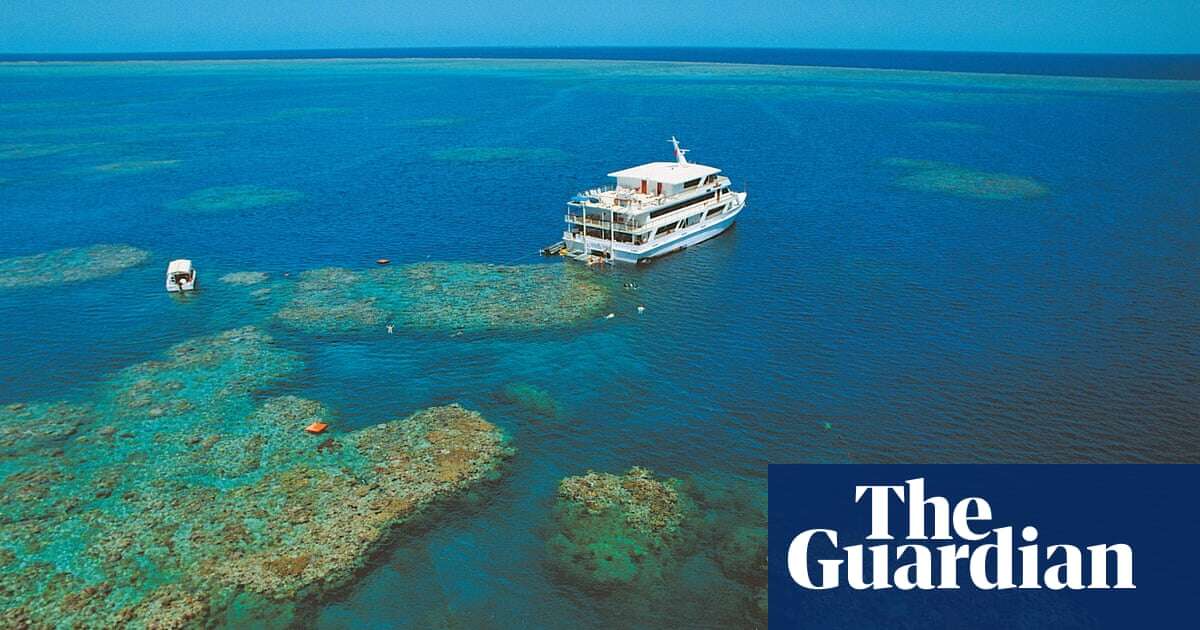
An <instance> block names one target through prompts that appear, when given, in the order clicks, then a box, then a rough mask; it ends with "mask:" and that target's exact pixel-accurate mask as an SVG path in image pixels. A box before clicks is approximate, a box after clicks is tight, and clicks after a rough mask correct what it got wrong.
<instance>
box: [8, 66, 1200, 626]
mask: <svg viewBox="0 0 1200 630" xmlns="http://www.w3.org/2000/svg"><path fill="white" fill-rule="evenodd" d="M1189 67H1190V66H1189ZM960 69H961V68H960ZM1189 72H1190V70H1189ZM1198 114H1200V83H1196V82H1191V81H1152V80H1126V79H1112V78H1058V77H1054V78H1052V77H1026V76H996V75H964V74H944V73H938V72H910V71H874V70H837V69H820V68H801V67H782V66H731V65H704V64H673V63H632V62H620V61H605V62H590V61H561V62H560V61H545V60H541V61H538V60H533V61H514V60H484V61H453V60H430V61H402V60H347V61H315V60H307V61H303V60H275V61H259V62H245V61H243V62H237V61H225V62H213V61H194V62H127V63H106V64H104V63H50V64H7V65H0V157H3V159H0V217H2V218H3V226H4V227H3V229H2V230H0V258H7V257H10V256H21V255H26V254H32V253H37V252H41V251H47V250H52V249H55V248H59V247H68V246H82V245H89V244H94V243H106V242H118V243H129V244H132V245H135V246H139V247H143V248H146V249H149V250H151V251H152V252H153V258H152V262H151V263H150V264H147V265H145V266H142V267H138V268H135V269H133V270H130V271H127V272H124V273H121V274H118V275H113V276H109V277H106V278H101V279H97V280H93V281H90V282H85V283H79V284H72V285H64V286H56V287H45V288H32V289H7V290H0V347H2V348H3V356H4V357H5V360H4V361H0V403H7V402H12V401H24V400H39V399H57V398H71V397H75V396H79V395H81V393H82V392H85V391H86V390H87V389H88V388H89V387H91V386H92V385H94V384H95V383H96V382H98V381H99V380H101V379H103V378H104V377H105V376H106V375H109V374H111V373H112V372H114V371H115V370H117V369H119V368H120V367H122V366H126V365H129V364H131V363H134V362H137V361H142V360H146V359H149V358H153V357H154V356H156V354H157V353H160V352H161V351H162V350H163V349H165V348H166V347H168V346H169V345H170V344H172V343H176V342H179V341H181V340H184V339H187V338H190V337H195V336H198V335H201V334H205V333H210V332H215V331H219V330H224V329H228V328H231V327H234V326H238V325H242V324H244V323H252V322H255V321H261V320H262V319H263V314H262V313H258V312H256V311H255V310H254V309H253V308H252V307H247V306H245V305H244V304H243V303H240V302H237V301H236V300H235V299H234V297H233V295H234V291H233V290H232V289H230V288H228V287H227V286H225V285H222V284H221V283H218V282H215V281H214V280H215V279H216V278H217V277H219V276H220V275H222V274H224V273H228V272H232V271H241V270H251V269H252V270H260V271H266V272H269V273H272V274H276V275H279V274H282V273H284V272H289V273H295V272H298V271H302V270H305V269H311V268H315V267H324V266H331V265H340V266H346V267H352V268H367V267H370V266H371V265H372V264H373V263H372V261H374V260H375V259H376V258H379V257H388V258H390V259H392V260H393V261H394V264H402V263H405V262H414V261H423V260H440V259H449V260H469V261H482V262H497V263H502V262H503V263H509V262H519V263H529V264H562V263H561V262H559V261H557V260H555V261H544V260H541V259H539V258H538V257H537V256H536V255H535V252H536V250H537V249H538V248H539V247H542V246H544V245H547V244H549V243H551V242H553V241H554V240H556V238H557V237H558V235H559V232H560V231H561V220H562V214H563V207H564V206H563V204H564V202H565V200H566V199H567V198H568V197H569V196H570V195H571V194H572V193H573V192H575V191H577V190H580V189H583V188H587V187H590V186H593V185H597V184H601V183H604V181H603V180H604V174H605V173H607V172H609V171H612V170H615V169H617V168H620V167H624V166H629V165H632V164H637V163H640V162H645V161H651V160H659V159H668V158H669V156H670V154H669V150H670V147H669V145H668V144H667V142H666V140H667V138H669V137H670V136H671V135H676V136H679V137H680V138H681V139H682V140H683V142H684V144H685V146H687V147H689V148H691V149H692V150H693V153H691V154H690V157H691V158H692V159H694V160H695V161H697V162H701V163H707V164H712V165H715V166H719V167H721V168H722V169H724V171H725V172H726V173H727V174H728V175H729V176H730V177H732V178H733V180H734V182H735V188H739V189H741V188H747V189H748V191H749V194H750V197H749V205H748V207H747V209H746V210H745V212H744V213H743V215H742V217H741V219H740V220H739V222H738V224H737V226H736V228H735V229H734V230H732V231H731V232H729V233H727V234H726V235H724V236H722V237H721V238H719V239H717V240H714V241H711V242H709V243H707V244H704V245H702V246H698V247H695V248H693V249H691V250H688V251H687V252H684V253H682V254H679V255H674V256H670V257H668V258H665V259H663V260H660V261H658V262H656V263H654V264H652V265H649V266H647V267H644V268H637V269H623V270H617V271H615V272H613V273H616V274H620V275H624V276H625V277H626V278H628V279H629V280H630V281H634V282H636V283H637V285H638V286H639V288H638V289H637V291H636V293H634V294H631V295H627V296H623V299H622V301H621V302H620V303H621V304H624V305H626V306H628V304H631V303H633V302H637V303H641V304H644V305H645V306H646V312H645V313H644V314H643V315H641V316H637V315H636V314H635V313H634V312H632V311H631V310H630V309H628V308H626V309H624V310H622V311H621V312H619V313H617V316H616V317H614V318H613V319H611V320H598V321H595V322H589V323H587V324H586V325H584V326H581V327H576V328H571V329H567V330H562V331H557V332H540V333H536V334H529V335H512V334H504V335H501V334H496V335H481V336H472V337H469V338H448V337H440V336H437V335H419V336H406V335H393V336H388V335H386V334H384V333H383V332H382V331H381V334H380V335H379V336H378V337H377V338H375V337H368V338H353V339H342V338H329V337H322V336H305V335H301V334H297V333H294V332H288V331H286V330H276V329H272V330H271V332H272V334H274V335H275V336H276V337H277V338H278V339H279V340H280V343H282V344H285V345H287V346H288V347H291V348H295V349H297V350H300V351H301V352H302V353H303V354H304V356H305V359H306V361H307V364H308V367H307V370H306V372H305V377H304V378H303V379H300V382H296V383H293V384H291V385H290V387H291V388H292V389H294V390H295V392H296V393H298V394H301V395H305V396H309V397H312V398H317V399H320V400H322V401H325V402H326V403H328V404H329V405H330V406H331V407H333V408H334V409H335V411H336V413H337V414H338V417H339V422H340V426H365V425H368V424H371V423H375V422H378V421H381V420H384V419H389V418H394V417H399V416H403V415H406V414H408V413H410V412H412V411H413V410H416V409H418V408H422V407H426V406H429V405H431V404H438V403H443V402H448V401H460V402H462V403H463V404H464V405H467V406H469V407H471V408H474V409H478V410H480V411H481V412H483V413H484V414H485V415H487V416H488V417H489V418H490V419H492V420H494V421H495V422H497V423H498V424H500V425H501V426H503V427H504V428H505V429H506V430H507V431H508V432H510V433H511V434H512V435H513V438H514V446H516V447H517V449H518V450H519V455H518V456H517V458H516V460H515V461H514V462H513V464H512V466H511V469H510V471H509V474H508V476H507V478H506V480H505V481H504V483H503V484H501V487H500V488H499V489H498V491H497V496H495V497H494V498H493V499H492V501H491V502H490V503H489V504H488V505H487V506H486V507H484V508H482V509H477V510H468V511H466V512H464V513H463V514H460V515H458V516H457V517H453V518H448V519H447V521H446V522H445V523H443V524H442V526H441V527H438V528H435V529H433V530H432V531H430V532H428V533H426V534H423V535H422V536H421V537H419V538H418V539H416V540H413V541H410V542H408V543H406V544H404V545H402V546H401V547H400V548H399V549H397V550H396V551H395V552H394V553H393V554H392V555H390V556H388V557H386V558H383V559H382V560H381V562H380V564H379V566H378V567H377V568H376V569H375V570H374V571H373V572H372V573H370V574H369V575H367V576H366V577H365V578H364V580H363V581H362V582H361V584H360V585H359V587H357V588H356V589H353V590H352V591H351V592H349V593H347V594H345V596H344V598H343V599H341V600H339V601H337V602H334V603H332V604H331V605H330V606H329V607H327V609H326V610H325V611H324V612H323V614H322V617H321V619H320V625H322V626H324V627H385V626H388V625H391V624H413V625H430V624H432V623H435V621H432V619H434V617H436V616H437V615H434V617H430V616H429V614H430V613H429V611H430V610H435V609H436V610H437V611H442V612H439V613H438V614H444V615H445V617H446V618H447V619H450V620H451V621H455V620H457V622H460V623H463V624H465V625H470V626H474V625H480V624H490V625H495V626H501V627H511V626H515V625H518V624H530V623H536V624H538V625H547V626H557V627H573V626H579V627H601V626H610V625H613V624H617V625H621V621H622V620H627V619H628V618H629V615H630V614H631V611H630V610H629V609H626V608H621V607H619V606H615V605H610V604H609V603H607V602H606V601H605V600H603V599H602V598H601V599H597V598H596V597H593V596H590V595H588V594H586V593H581V592H579V591H576V590H574V589H572V588H571V587H570V586H569V585H565V584H562V583H559V582H557V581H556V580H554V579H553V576H552V575H550V574H549V573H548V572H547V570H546V567H545V563H544V557H543V553H544V552H543V547H542V545H543V538H542V535H543V531H544V528H545V526H546V524H547V523H546V522H547V518H548V516H547V512H548V508H549V505H550V503H551V501H552V499H553V495H554V488H555V485H556V483H557V481H558V480H559V479H560V478H561V477H563V476H565V475H571V474H579V473H582V472H584V471H586V470H587V469H589V468H594V469H597V470H609V471H614V472H615V471H620V470H624V469H626V468H628V467H629V466H631V465H642V466H646V467H649V468H652V469H654V470H655V471H659V472H661V473H663V474H672V475H681V476H694V475H705V476H709V477H717V478H724V479H729V480H738V481H742V482H748V483H750V484H752V485H754V486H756V487H760V488H761V487H765V475H766V464H767V462H1149V461H1158V462H1197V461H1200V341H1198V340H1200V308H1198V307H1200V221H1198V220H1197V216H1198V214H1197V212H1198V210H1200V183H1198V180H1197V177H1196V175H1197V173H1198V172H1200V144H1198V143H1197V142H1196V139H1197V138H1200V116H1198ZM478 148H483V149H503V150H500V151H496V150H493V151H470V150H468V151H459V152H457V153H448V154H439V152H440V151H447V150H455V149H478ZM471 158H474V159H471ZM896 158H902V159H909V160H926V161H933V162H937V163H939V164H940V165H934V166H926V167H921V168H917V169H916V170H917V171H918V173H917V174H918V175H919V174H921V173H924V174H925V175H927V177H925V178H923V179H922V178H917V179H915V180H914V179H912V178H911V176H912V175H913V167H903V166H897V165H896V162H895V161H894V160H895V159H896ZM156 160H177V162H173V163H170V164H159V165H157V166H146V167H145V168H143V169H142V170H137V169H133V170H131V171H129V172H111V171H97V170H94V169H95V167H97V166H101V165H106V164H113V163H131V162H145V161H156ZM889 160H892V161H891V162H889ZM946 164H951V165H957V166H953V167H950V166H946ZM922 168H924V169H927V170H922ZM981 172H982V173H988V174H992V175H988V176H982V177H980V176H978V175H977V174H978V173H981ZM964 173H966V174H965V175H964ZM972 174H975V175H972ZM1006 176H1010V177H1012V178H1020V179H1017V180H1011V179H1005V177H1006ZM906 177H909V179H906ZM964 181H965V182H966V184H965V185H964V184H963V182H964ZM1012 181H1018V182H1022V183H1024V185H1025V186H1026V189H1032V190H1035V191H1037V192H1035V193H1030V194H1027V195H1013V194H1008V193H1010V192H1011V187H1008V186H1006V185H1005V182H1012ZM235 185H237V186H241V185H247V186H260V187H268V188H277V189H287V190H292V191H298V192H299V193H301V194H302V195H303V197H302V198H301V199H300V200H299V201H294V202H290V203H287V204H283V205H280V206H272V207H265V208H259V209H255V210H248V211H232V212H215V213H210V214H204V215H194V214H180V213H178V212H174V211H172V210H170V209H169V207H168V206H169V205H170V204H171V203H172V202H175V201H177V200H179V199H181V198H184V197H186V196H188V195H190V194H192V193H194V192H195V191H197V190H202V189H206V188H210V187H213V186H235ZM997 191H999V193H997ZM988 197H993V198H988ZM994 197H1001V198H994ZM177 257H189V258H192V259H194V260H195V261H196V263H197V266H198V268H199V270H200V273H201V281H202V284H203V285H204V290H203V292H200V293H198V294H196V295H195V296H194V299H189V300H178V299H173V298H171V297H170V296H168V295H167V294H166V293H164V291H163V288H162V273H163V269H164V268H165V266H166V263H167V261H168V260H170V259H172V258H177ZM511 382H527V383H533V384H536V385H537V386H539V387H542V388H544V389H545V390H547V391H549V392H550V393H551V394H552V395H553V396H554V397H555V398H556V399H557V401H558V403H559V405H560V406H561V408H562V409H563V413H562V417H561V418H558V419H555V420H552V421H548V420H546V419H537V418H532V417H530V416H528V415H526V414H521V413H517V412H515V411H514V410H513V409H511V408H510V407H507V406H504V405H501V404H498V403H497V402H496V398H495V392H496V391H497V390H498V389H500V388H501V387H503V386H504V385H505V384H507V383H511ZM696 562H697V563H699V565H698V566H697V567H696V571H695V572H694V573H693V574H694V575H698V576H701V577H698V578H695V580H693V582H692V583H689V584H686V585H684V587H683V588H686V589H690V590H688V592H689V593H691V595H692V597H693V599H689V598H680V599H678V601H676V604H675V605H673V606H667V607H665V608H663V609H661V610H648V611H647V610H642V611H640V612H639V613H638V614H639V615H642V616H641V617H637V619H640V620H641V622H643V623H648V624H659V625H662V624H666V623H668V622H670V623H687V624H692V625H698V626H704V625H711V624H713V623H714V622H713V619H715V618H717V617H714V616H713V615H712V614H711V610H710V609H709V607H711V606H716V605H718V604H717V603H713V601H709V602H708V604H707V605H705V603H704V601H705V600H704V597H705V595H704V593H705V592H706V591H705V590H704V589H717V590H719V589H720V588H721V586H720V582H719V579H718V578H713V579H712V580H711V581H710V582H709V583H706V584H698V583H697V582H703V581H704V580H706V579H708V578H705V577H703V576H708V575H710V574H713V571H712V569H711V567H707V566H701V565H703V563H704V562H705V561H704V560H702V559H698V560H696ZM696 598H698V599H696ZM709 600H711V598H709ZM437 623H441V622H440V621H439V622H437ZM447 623H449V622H447Z"/></svg>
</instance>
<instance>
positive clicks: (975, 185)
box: [884, 158, 1049, 199]
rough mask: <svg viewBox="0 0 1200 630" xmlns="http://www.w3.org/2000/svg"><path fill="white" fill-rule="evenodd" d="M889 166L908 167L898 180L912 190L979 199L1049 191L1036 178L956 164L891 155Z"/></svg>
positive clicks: (1028, 195)
mask: <svg viewBox="0 0 1200 630" xmlns="http://www.w3.org/2000/svg"><path fill="white" fill-rule="evenodd" d="M884 164H886V165H888V166H895V167H899V168H903V169H907V170H908V171H909V173H908V174H907V175H903V176H901V177H900V178H899V179H897V180H896V183H897V184H898V185H899V186H901V187H903V188H907V189H909V190H918V191H924V192H940V193H948V194H952V195H958V196H960V197H975V198H978V199H1028V198H1032V197H1041V196H1043V195H1045V194H1046V193H1048V192H1049V191H1048V190H1047V189H1046V187H1045V186H1043V185H1042V184H1040V183H1038V182H1037V181H1036V180H1033V179H1030V178H1028V177H1020V176H1017V175H1007V174H1004V173H986V172H983V171H974V170H971V169H969V168H966V167H963V166H959V165H957V164H949V163H946V162H932V161H928V160H910V159H906V158H892V159H888V160H885V161H884Z"/></svg>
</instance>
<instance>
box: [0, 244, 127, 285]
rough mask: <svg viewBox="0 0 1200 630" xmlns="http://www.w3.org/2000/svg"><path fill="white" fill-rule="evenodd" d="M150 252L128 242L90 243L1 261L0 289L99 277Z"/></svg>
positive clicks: (122, 268) (117, 270)
mask: <svg viewBox="0 0 1200 630" xmlns="http://www.w3.org/2000/svg"><path fill="white" fill-rule="evenodd" d="M149 257H150V252H148V251H146V250H144V249H138V248H136V247H132V246H130V245H89V246H87V247H66V248H63V249H56V250H54V251H49V252H43V253H41V254H33V255H30V256H18V257H15V258H5V259H2V260H0V289H12V288H18V287H43V286H49V285H54V284H65V283H68V282H82V281H84V280H92V279H94V278H101V277H104V276H109V275H112V274H115V273H119V272H121V271H124V270H126V269H128V268H130V267H136V266H137V265H140V264H142V263H144V262H146V259H147V258H149Z"/></svg>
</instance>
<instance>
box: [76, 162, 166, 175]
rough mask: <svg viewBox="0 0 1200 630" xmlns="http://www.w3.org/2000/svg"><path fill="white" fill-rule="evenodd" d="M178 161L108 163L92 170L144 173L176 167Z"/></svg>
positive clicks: (114, 172) (116, 172)
mask: <svg viewBox="0 0 1200 630" xmlns="http://www.w3.org/2000/svg"><path fill="white" fill-rule="evenodd" d="M178 164H179V160H132V161H128V162H110V163H108V164H101V165H100V166H95V167H93V168H92V170H94V171H99V172H101V173H110V174H114V175H115V174H132V173H144V172H146V171H153V170H157V169H160V168H170V167H173V166H177V165H178Z"/></svg>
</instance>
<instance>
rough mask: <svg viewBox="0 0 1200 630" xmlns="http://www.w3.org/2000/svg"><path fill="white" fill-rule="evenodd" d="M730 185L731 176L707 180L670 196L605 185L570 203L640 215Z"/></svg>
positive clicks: (650, 187) (627, 187)
mask: <svg viewBox="0 0 1200 630" xmlns="http://www.w3.org/2000/svg"><path fill="white" fill-rule="evenodd" d="M714 170H715V169H714ZM729 183H730V182H729V178H728V177H724V176H715V177H712V179H710V180H703V183H701V184H697V185H695V186H693V187H690V188H684V189H682V190H680V191H679V192H676V193H675V194H668V192H667V191H665V190H664V191H663V192H658V188H657V187H652V186H647V187H646V188H647V190H645V191H643V190H642V189H641V187H640V186H639V187H631V186H621V185H617V186H602V187H599V188H593V189H591V190H585V191H584V192H581V193H579V194H577V195H575V196H574V197H572V198H571V201H570V202H569V203H570V204H571V205H575V206H586V207H589V208H597V209H601V210H614V211H617V212H625V213H626V214H640V213H642V212H650V211H651V210H654V209H656V208H659V207H661V206H663V205H665V204H668V203H671V202H674V201H682V200H686V199H690V198H692V197H695V196H697V195H699V194H701V193H705V192H709V191H712V190H713V189H715V188H718V187H722V186H728V185H729Z"/></svg>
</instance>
